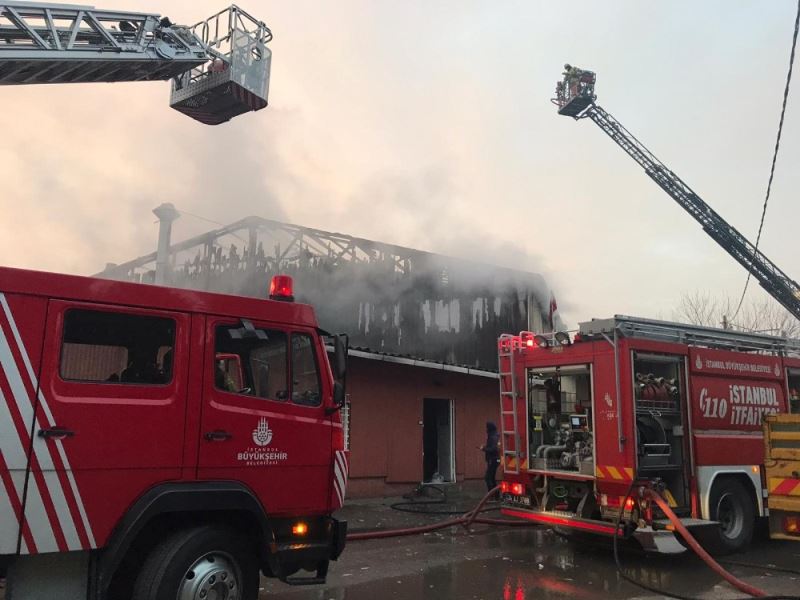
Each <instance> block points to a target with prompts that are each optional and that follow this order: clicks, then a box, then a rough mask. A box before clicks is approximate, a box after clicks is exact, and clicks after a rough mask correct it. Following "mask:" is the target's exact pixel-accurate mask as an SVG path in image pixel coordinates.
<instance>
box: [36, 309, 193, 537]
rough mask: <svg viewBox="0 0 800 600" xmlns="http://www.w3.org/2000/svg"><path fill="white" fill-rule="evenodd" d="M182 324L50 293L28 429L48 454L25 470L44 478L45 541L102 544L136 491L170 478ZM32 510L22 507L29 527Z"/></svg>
mask: <svg viewBox="0 0 800 600" xmlns="http://www.w3.org/2000/svg"><path fill="white" fill-rule="evenodd" d="M189 323H190V321H189V315H186V314H182V313H175V312H167V311H161V310H145V309H139V308H127V307H120V306H106V305H100V304H90V303H76V302H64V301H58V300H51V301H50V302H49V308H48V316H47V329H46V333H45V341H44V348H43V353H42V356H43V358H42V372H41V376H40V394H39V404H38V408H37V414H36V420H37V423H36V427H35V430H34V437H33V449H34V452H35V455H36V456H37V457H46V458H47V460H39V461H38V462H33V463H32V468H31V473H32V479H34V480H37V481H38V480H42V481H44V482H46V483H47V492H48V493H47V494H46V497H43V501H44V504H45V507H46V508H47V513H48V517H49V522H50V525H51V527H52V531H53V535H54V538H55V540H54V541H55V545H56V548H51V550H55V549H57V550H62V551H63V550H76V549H86V548H93V547H99V546H102V545H103V544H104V543H105V541H106V540H107V538H108V535H109V534H110V532H111V530H112V528H113V527H114V526H115V525H116V524H117V522H118V519H119V518H120V517H121V516H122V515H123V514H124V511H125V510H126V509H127V508H128V507H129V506H130V504H131V502H132V501H133V500H134V499H135V498H137V497H138V496H140V495H141V494H142V493H144V492H145V491H146V490H147V489H148V488H150V487H152V486H153V485H155V484H157V483H159V482H162V481H166V480H170V479H178V478H179V476H180V467H181V460H182V449H183V445H184V415H185V410H186V385H187V378H188V372H187V369H186V368H185V366H186V365H187V363H188V353H189ZM43 496H45V495H43ZM33 517H34V516H33V515H32V514H31V513H30V512H29V511H28V508H27V507H26V519H27V521H28V523H29V524H30V525H31V526H32V527H33V526H34V525H35V522H34V521H33ZM41 550H42V549H41V548H40V549H39V551H41Z"/></svg>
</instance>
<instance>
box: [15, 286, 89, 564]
mask: <svg viewBox="0 0 800 600" xmlns="http://www.w3.org/2000/svg"><path fill="white" fill-rule="evenodd" d="M0 304H2V306H3V311H4V313H5V317H6V321H7V322H8V324H9V326H10V327H11V331H12V333H13V335H14V341H15V342H16V348H17V350H18V351H19V354H20V356H21V357H22V361H23V363H24V365H25V368H26V370H27V371H28V376H29V378H30V384H31V388H32V389H33V390H38V389H39V386H38V382H37V380H36V377H35V375H34V374H33V368H32V366H31V362H30V359H29V358H28V353H27V351H26V350H25V345H24V344H23V342H22V337H21V336H20V334H19V329H18V328H17V324H16V322H15V321H14V316H13V315H12V314H11V308H10V307H9V305H8V301H7V300H6V297H5V294H2V293H0ZM9 341H10V340H8V339H7V338H6V337H5V335H0V363H2V365H3V369H4V370H5V373H6V378H7V379H8V383H9V385H10V386H11V390H12V393H13V394H14V398H15V399H16V403H17V407H18V409H19V413H20V415H22V418H23V422H24V423H25V424H26V425H27V424H28V423H31V422H32V421H34V412H33V403H32V402H31V398H30V396H29V395H28V390H27V389H26V388H25V384H24V383H23V381H22V373H21V371H20V369H19V367H18V365H17V361H16V360H15V359H14V355H13V353H12V352H11V347H10V345H9ZM39 402H40V403H41V406H42V410H43V411H44V413H45V417H46V419H47V421H48V424H49V425H55V422H54V421H53V416H52V414H50V410H49V408H48V407H47V402H45V400H44V397H43V395H42V394H41V393H40V394H39ZM39 426H40V424H39V419H38V418H36V419H35V423H34V431H36V430H38V429H39ZM58 443H60V442H58ZM32 445H33V451H34V453H35V455H36V460H37V461H38V462H39V467H40V468H41V470H42V474H43V477H44V481H45V485H46V487H47V490H48V492H49V494H50V498H51V500H52V502H53V508H54V509H55V513H56V517H57V518H58V522H59V525H60V527H61V531H62V533H63V534H64V540H65V541H66V543H67V549H69V550H81V549H83V545H82V544H81V541H80V538H79V537H78V531H77V527H76V524H75V521H74V520H73V518H72V512H71V511H70V509H69V506H68V504H67V499H66V496H65V494H64V488H63V486H62V485H61V480H60V479H59V478H58V474H57V473H56V470H55V464H54V463H53V457H52V455H51V454H50V449H49V448H48V447H47V442H46V441H45V440H44V439H40V438H37V437H34V439H33V444H32ZM64 458H66V457H62V460H63V459H64ZM64 468H65V469H67V470H69V465H68V464H67V463H66V462H65V463H64ZM31 481H33V477H31ZM37 546H38V542H37Z"/></svg>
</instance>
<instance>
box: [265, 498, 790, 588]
mask: <svg viewBox="0 0 800 600" xmlns="http://www.w3.org/2000/svg"><path fill="white" fill-rule="evenodd" d="M388 504H389V503H388V502H379V503H373V504H371V505H369V504H367V505H364V504H362V505H361V506H358V505H356V506H351V507H349V508H348V509H346V510H345V512H346V514H345V515H344V516H347V517H348V520H349V523H350V526H351V528H355V529H372V528H374V527H376V526H377V524H378V523H381V525H382V526H386V527H389V526H396V525H397V524H398V523H400V524H401V525H400V526H409V525H412V524H413V523H412V521H414V520H416V521H417V522H420V523H422V522H426V523H427V522H430V521H431V520H434V521H435V520H437V519H440V518H443V517H435V516H422V515H406V514H400V513H397V514H392V513H396V511H392V510H391V509H389V508H388ZM493 516H495V515H493ZM620 559H621V562H622V564H623V568H624V569H625V572H626V573H627V574H628V575H630V576H632V577H635V578H636V579H638V580H640V581H643V582H645V583H647V584H649V585H650V586H653V587H656V588H659V589H666V590H669V591H671V592H673V593H678V594H682V595H686V596H692V597H698V598H721V599H728V598H741V597H743V594H741V593H739V592H738V591H736V590H734V589H733V588H732V587H730V586H729V585H728V584H726V583H724V582H722V581H721V580H720V579H719V577H718V576H717V575H715V574H714V573H713V572H712V571H711V570H709V569H708V567H706V566H705V564H704V563H702V562H701V561H700V560H699V559H697V558H696V557H694V556H693V555H692V554H690V553H688V552H686V553H684V554H681V555H677V556H675V555H673V556H669V557H668V556H655V555H645V554H644V553H643V552H641V551H639V550H636V549H635V548H626V549H624V550H623V551H622V552H621V553H620ZM731 560H736V561H740V562H749V563H755V564H759V565H766V566H773V567H779V568H786V569H795V570H798V571H800V544H798V543H792V542H773V541H769V540H768V539H766V535H765V534H763V533H762V534H761V535H760V536H759V539H757V540H756V541H755V542H754V544H753V546H752V548H751V550H749V551H748V552H746V553H742V554H737V555H735V557H731ZM730 570H731V572H733V573H734V574H735V575H736V576H737V577H739V578H741V579H744V580H746V581H747V582H748V583H750V584H752V585H755V586H756V587H759V588H762V589H764V590H766V591H767V592H769V593H771V594H776V595H778V594H780V595H784V594H785V595H796V596H800V573H797V574H795V573H781V572H777V571H770V570H769V569H766V568H760V569H752V568H744V567H740V566H737V567H730ZM262 586H263V588H262V593H261V596H260V597H261V598H269V599H271V600H372V599H376V598H397V599H403V598H408V599H423V600H442V599H444V598H459V599H461V598H464V599H467V600H470V599H472V600H477V599H487V600H488V599H495V598H498V599H502V600H526V599H533V598H536V599H537V600H538V599H547V598H566V597H571V598H578V599H593V598H597V599H600V598H656V597H660V596H659V595H656V594H654V593H651V592H648V591H645V590H642V589H640V588H638V587H636V586H634V585H633V584H631V583H628V582H627V581H625V580H624V579H622V578H621V577H620V576H619V575H618V573H617V569H616V566H615V563H614V557H613V554H612V551H611V546H610V543H606V542H605V541H595V540H591V541H586V540H583V541H576V540H566V539H564V538H562V537H561V536H559V535H557V534H555V533H554V532H553V531H551V530H549V529H544V528H538V527H532V528H524V529H521V528H517V529H510V528H497V527H490V526H483V525H480V526H475V527H474V528H473V530H472V531H471V532H466V531H465V530H464V529H463V527H461V526H458V527H453V528H451V529H448V530H442V531H439V532H434V533H429V534H425V535H420V536H414V537H402V538H392V539H384V540H369V541H361V542H352V543H350V544H349V545H348V547H347V548H346V549H345V551H344V554H343V555H342V557H341V558H340V559H339V560H338V561H337V562H335V563H331V570H330V573H329V575H328V583H327V585H325V586H315V587H288V586H286V585H285V584H282V583H280V582H276V581H274V580H267V579H264V580H262Z"/></svg>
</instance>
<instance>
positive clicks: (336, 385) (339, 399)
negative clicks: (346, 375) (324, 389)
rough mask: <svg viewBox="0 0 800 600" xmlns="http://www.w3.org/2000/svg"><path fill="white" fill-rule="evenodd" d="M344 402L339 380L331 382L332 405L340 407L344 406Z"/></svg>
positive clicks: (342, 389) (342, 387)
mask: <svg viewBox="0 0 800 600" xmlns="http://www.w3.org/2000/svg"><path fill="white" fill-rule="evenodd" d="M344 402H345V393H344V385H342V382H341V381H334V382H333V404H334V406H336V408H341V407H343V406H344ZM334 410H335V409H334Z"/></svg>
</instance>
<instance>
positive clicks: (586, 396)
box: [528, 365, 594, 476]
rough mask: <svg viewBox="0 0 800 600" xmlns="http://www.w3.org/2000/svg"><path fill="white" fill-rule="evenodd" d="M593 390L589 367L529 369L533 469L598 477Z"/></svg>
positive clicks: (529, 449)
mask: <svg viewBox="0 0 800 600" xmlns="http://www.w3.org/2000/svg"><path fill="white" fill-rule="evenodd" d="M591 387H592V386H591V373H590V370H589V367H588V366H587V365H576V366H566V367H554V368H547V369H529V370H528V440H529V448H528V452H529V456H530V468H531V469H534V470H547V471H553V470H555V471H572V472H576V473H580V474H583V475H592V476H593V475H594V439H593V431H594V427H593V422H592V412H591V407H592V389H591Z"/></svg>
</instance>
